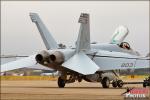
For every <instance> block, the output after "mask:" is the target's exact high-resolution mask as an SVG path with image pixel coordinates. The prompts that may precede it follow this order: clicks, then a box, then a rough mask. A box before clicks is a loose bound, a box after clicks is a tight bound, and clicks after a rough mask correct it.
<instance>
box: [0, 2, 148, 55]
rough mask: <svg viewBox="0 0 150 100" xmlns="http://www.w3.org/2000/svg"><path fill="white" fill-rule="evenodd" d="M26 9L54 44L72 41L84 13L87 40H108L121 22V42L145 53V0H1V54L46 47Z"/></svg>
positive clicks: (146, 41)
mask: <svg viewBox="0 0 150 100" xmlns="http://www.w3.org/2000/svg"><path fill="white" fill-rule="evenodd" d="M30 12H36V13H38V14H39V16H40V17H41V19H42V20H43V22H44V24H45V25H46V26H47V28H48V29H49V31H50V32H51V34H52V35H53V37H54V38H55V39H56V41H57V42H58V43H63V44H65V45H67V46H71V45H74V44H75V41H76V40H77V36H78V32H79V27H80V24H79V23H78V18H79V16H80V13H82V12H84V13H89V14H90V32H91V42H92V41H96V42H100V43H108V42H109V41H110V38H111V35H112V34H113V32H114V31H115V29H116V28H117V27H118V26H119V25H125V26H127V27H128V29H129V35H128V36H127V37H126V39H125V41H126V42H129V44H130V45H131V47H132V48H133V49H135V50H137V51H139V52H140V53H141V54H143V55H146V54H147V53H148V52H149V1H1V54H5V55H10V54H13V55H32V54H34V53H37V52H39V51H41V50H45V49H46V47H45V45H44V43H43V41H42V39H41V37H40V34H39V32H38V30H37V27H36V25H35V24H34V23H32V22H31V19H30V17H29V13H30Z"/></svg>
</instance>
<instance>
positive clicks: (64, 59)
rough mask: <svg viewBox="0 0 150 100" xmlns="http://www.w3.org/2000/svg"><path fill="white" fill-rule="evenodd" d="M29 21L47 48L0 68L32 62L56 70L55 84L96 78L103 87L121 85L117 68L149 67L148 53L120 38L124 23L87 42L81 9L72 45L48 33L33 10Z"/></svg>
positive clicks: (87, 23) (86, 25)
mask: <svg viewBox="0 0 150 100" xmlns="http://www.w3.org/2000/svg"><path fill="white" fill-rule="evenodd" d="M30 17H31V20H32V22H34V23H35V24H36V26H37V28H38V30H39V33H40V35H41V37H42V39H43V42H44V44H45V46H46V48H47V50H42V51H41V52H39V53H37V54H35V55H31V56H29V57H27V58H24V59H21V60H17V61H13V62H9V63H6V64H3V65H1V72H5V71H9V70H14V69H18V68H24V67H28V68H30V67H31V66H34V65H35V64H37V63H38V64H40V65H43V66H40V67H39V66H36V67H37V68H39V69H44V68H47V69H49V70H52V69H53V70H55V71H59V78H58V86H59V87H60V88H62V87H65V85H66V84H67V83H73V82H75V81H78V82H81V81H82V80H85V81H87V82H99V83H101V84H102V86H103V88H109V85H110V83H112V86H113V87H122V86H123V81H122V80H121V79H120V78H119V74H118V73H117V70H120V69H141V68H149V61H150V59H149V57H142V56H140V55H139V53H138V52H137V51H134V50H133V49H132V48H131V47H130V45H129V44H128V43H127V42H123V40H124V39H125V37H126V36H127V34H128V33H129V31H128V29H127V27H125V26H120V27H118V28H117V29H116V31H115V32H114V34H113V35H112V38H111V40H110V42H109V43H105V44H102V43H91V42H90V20H89V14H87V13H81V15H80V18H79V21H78V22H79V23H80V24H81V25H80V29H79V35H78V38H77V41H76V42H75V44H76V46H75V47H74V48H63V47H62V46H60V45H58V44H57V42H56V41H55V39H54V38H53V37H52V35H51V34H50V32H49V31H48V29H47V28H46V26H45V25H44V23H43V22H42V20H41V19H40V17H39V16H38V14H37V13H30Z"/></svg>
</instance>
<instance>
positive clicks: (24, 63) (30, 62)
mask: <svg viewBox="0 0 150 100" xmlns="http://www.w3.org/2000/svg"><path fill="white" fill-rule="evenodd" d="M20 68H31V69H40V70H52V69H50V68H47V67H44V66H42V65H40V66H38V65H36V61H35V55H32V56H29V57H27V58H23V59H20V60H17V61H12V62H8V63H6V64H3V65H1V72H5V71H10V70H15V69H20Z"/></svg>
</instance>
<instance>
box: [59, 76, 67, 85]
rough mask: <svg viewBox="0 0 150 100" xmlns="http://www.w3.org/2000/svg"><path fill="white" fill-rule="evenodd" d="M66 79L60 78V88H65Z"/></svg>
mask: <svg viewBox="0 0 150 100" xmlns="http://www.w3.org/2000/svg"><path fill="white" fill-rule="evenodd" d="M65 83H66V82H65V80H63V79H62V78H61V77H59V78H58V86H59V88H64V87H65Z"/></svg>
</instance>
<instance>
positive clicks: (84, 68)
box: [62, 52, 99, 75]
mask: <svg viewBox="0 0 150 100" xmlns="http://www.w3.org/2000/svg"><path fill="white" fill-rule="evenodd" d="M62 66H64V67H66V68H68V69H70V70H73V71H76V72H78V73H81V74H83V75H88V74H94V73H95V72H96V71H97V70H98V69H99V67H98V66H97V65H96V64H95V63H94V62H93V61H92V60H91V59H90V58H89V57H88V56H87V55H85V54H84V53H83V52H79V53H77V54H75V55H74V56H73V57H71V58H70V59H69V60H68V61H66V62H65V63H63V64H62Z"/></svg>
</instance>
